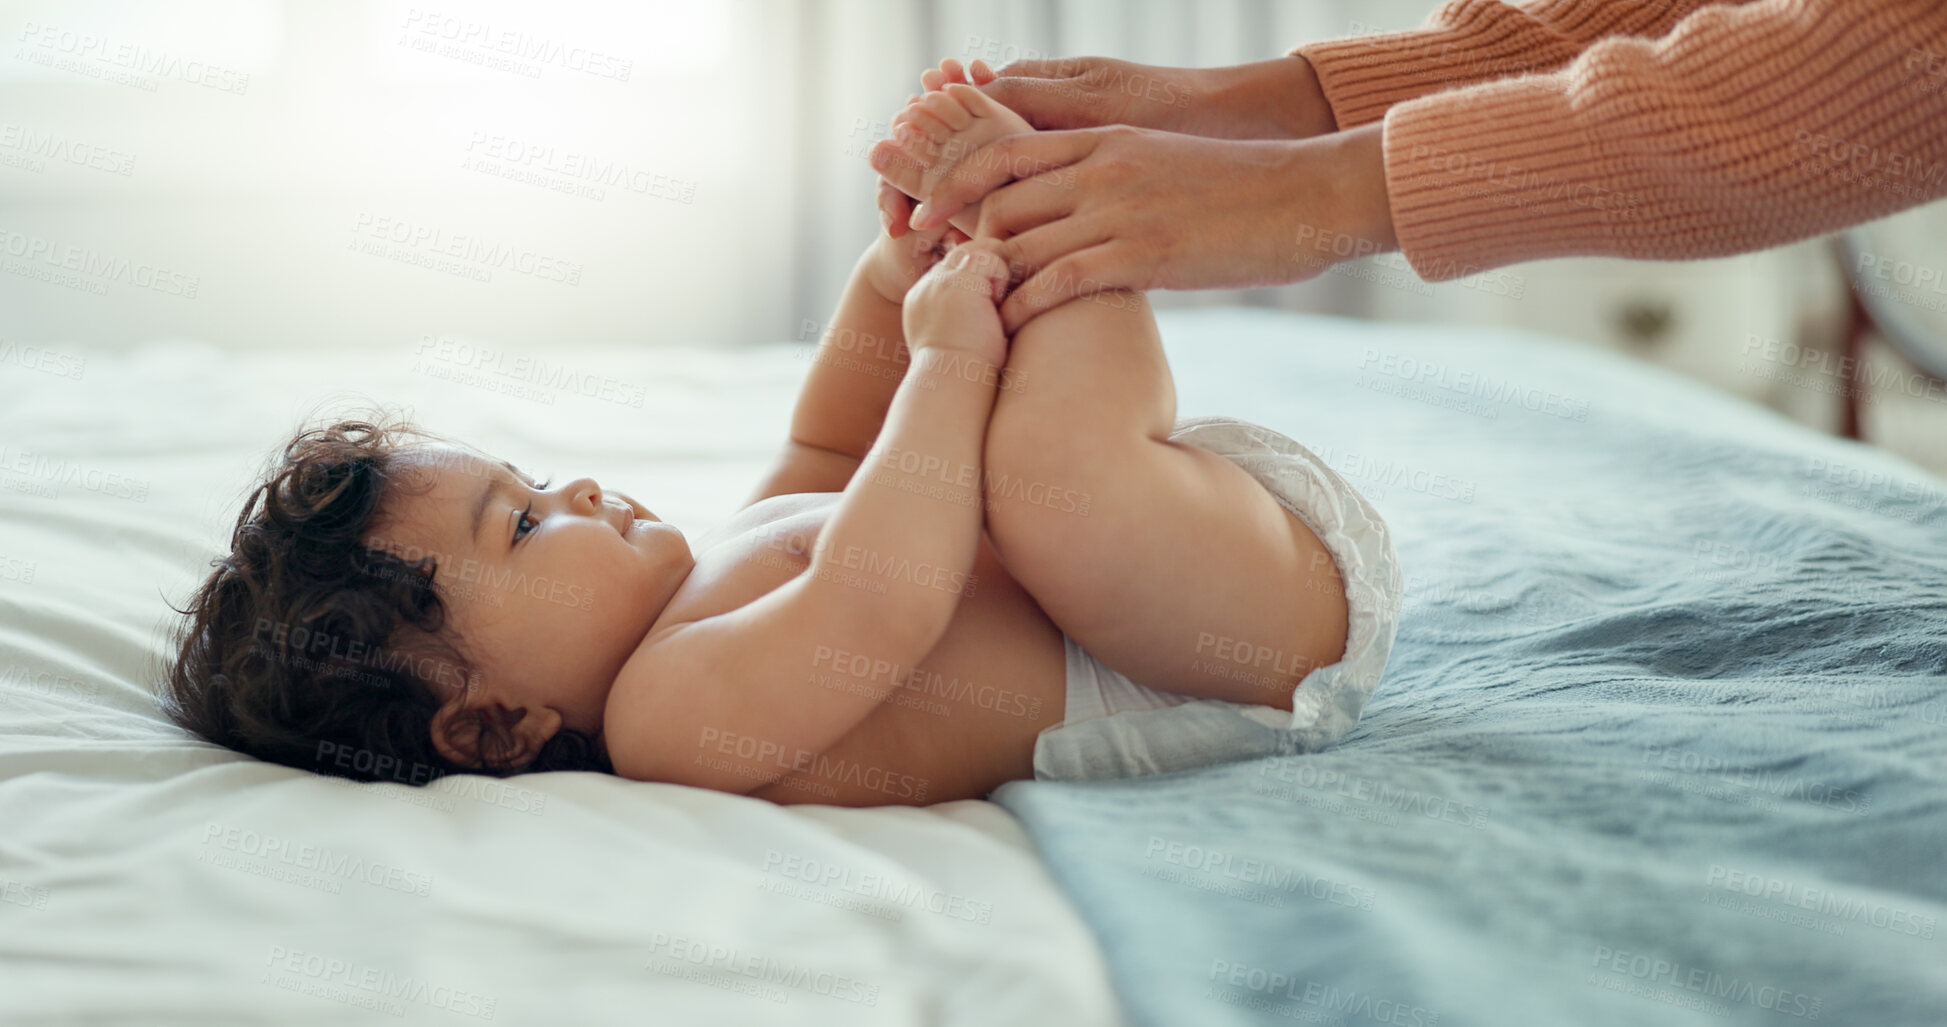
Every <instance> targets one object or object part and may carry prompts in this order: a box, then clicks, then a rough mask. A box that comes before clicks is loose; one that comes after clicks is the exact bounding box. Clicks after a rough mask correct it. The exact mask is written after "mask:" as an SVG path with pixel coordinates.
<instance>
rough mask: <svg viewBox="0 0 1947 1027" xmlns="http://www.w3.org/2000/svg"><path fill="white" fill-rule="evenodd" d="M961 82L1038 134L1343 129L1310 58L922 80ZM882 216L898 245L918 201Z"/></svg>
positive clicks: (947, 64)
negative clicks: (1102, 129)
mask: <svg viewBox="0 0 1947 1027" xmlns="http://www.w3.org/2000/svg"><path fill="white" fill-rule="evenodd" d="M951 82H965V83H968V84H970V85H973V86H976V87H978V88H979V89H980V90H981V91H982V92H984V93H986V94H987V95H988V96H991V97H993V98H994V99H996V100H999V101H1000V102H1001V103H1002V104H1003V105H1005V106H1007V107H1010V108H1012V109H1013V110H1014V112H1015V113H1017V114H1019V115H1021V116H1022V117H1024V118H1026V119H1027V120H1028V123H1029V124H1031V125H1033V126H1034V127H1035V128H1038V129H1075V128H1095V127H1098V126H1105V125H1134V126H1136V127H1138V128H1154V129H1160V130H1162V131H1164V132H1179V133H1182V134H1185V135H1194V136H1205V137H1208V138H1212V139H1305V138H1310V137H1312V136H1317V135H1324V134H1326V133H1328V132H1332V131H1335V130H1337V128H1338V122H1337V121H1336V120H1335V119H1334V115H1333V114H1332V105H1331V104H1330V103H1328V102H1327V101H1326V99H1325V93H1324V91H1323V90H1322V89H1321V88H1320V86H1319V84H1318V76H1317V75H1315V74H1313V72H1312V66H1311V63H1310V62H1309V61H1306V60H1305V59H1304V58H1303V57H1277V58H1273V59H1271V60H1268V61H1255V62H1252V63H1249V64H1239V65H1234V66H1231V67H1227V68H1161V67H1156V66H1154V65H1148V64H1135V63H1133V62H1130V61H1120V60H1116V59H1114V58H1111V57H1063V58H1057V59H1051V60H1021V61H1014V62H1012V63H1010V64H1008V65H1007V66H1006V67H1004V68H1002V69H1001V70H1000V71H999V72H995V71H994V70H993V69H992V68H990V67H988V65H987V62H986V61H982V60H975V61H972V62H971V63H969V64H967V65H965V66H964V67H963V66H962V65H961V63H960V62H959V61H957V60H954V59H953V58H951V57H949V58H947V59H946V60H944V61H941V62H940V66H939V67H937V68H928V69H927V70H926V71H925V72H924V73H923V74H921V75H920V86H921V88H922V89H924V90H925V91H927V92H932V91H933V90H936V89H939V88H941V87H943V86H945V85H947V84H948V83H951ZM917 99H918V97H917V96H913V97H908V98H907V102H908V103H911V102H913V101H914V100H917ZM879 210H880V212H881V213H882V214H884V215H885V217H886V219H887V220H888V222H889V225H888V231H890V232H891V233H892V237H893V238H895V239H897V238H899V237H900V236H901V235H904V234H905V232H906V225H907V219H908V218H910V217H911V215H912V211H913V208H912V200H911V199H909V198H908V197H907V196H906V195H905V194H904V193H900V192H897V191H892V192H890V193H886V194H883V195H881V197H880V200H879Z"/></svg>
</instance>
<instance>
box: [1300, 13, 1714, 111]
mask: <svg viewBox="0 0 1947 1027" xmlns="http://www.w3.org/2000/svg"><path fill="white" fill-rule="evenodd" d="M1708 2H1710V0H1536V2H1534V3H1530V4H1528V5H1527V6H1525V7H1517V6H1515V5H1514V4H1512V3H1503V2H1502V0H1449V2H1448V3H1446V4H1443V5H1442V6H1441V7H1440V8H1439V9H1438V10H1436V11H1434V12H1433V13H1432V14H1431V15H1429V16H1428V17H1427V19H1426V24H1424V25H1423V26H1421V27H1420V28H1417V29H1414V30H1411V31H1408V32H1386V33H1380V34H1377V35H1358V36H1354V37H1352V38H1349V39H1332V40H1326V41H1323V42H1317V43H1306V44H1304V45H1302V46H1296V47H1293V48H1291V49H1290V50H1289V51H1287V54H1288V55H1291V56H1300V57H1303V58H1305V59H1306V60H1307V61H1309V62H1311V66H1312V70H1313V72H1314V73H1315V74H1317V76H1318V84H1319V86H1320V87H1321V88H1322V89H1323V91H1324V93H1325V100H1326V102H1327V103H1329V104H1330V105H1331V107H1332V114H1333V116H1334V117H1336V118H1337V119H1338V126H1339V128H1341V129H1346V128H1356V127H1358V126H1359V125H1363V124H1365V123H1367V122H1369V121H1377V120H1379V119H1380V118H1382V117H1384V116H1385V115H1386V111H1387V109H1388V108H1390V107H1392V105H1393V104H1395V103H1398V102H1399V101H1401V100H1411V99H1413V98H1415V97H1420V96H1425V95H1427V94H1428V93H1436V92H1439V91H1441V90H1443V89H1452V88H1455V87H1458V86H1468V85H1473V84H1474V83H1477V82H1486V81H1489V80H1492V79H1497V78H1504V77H1506V76H1508V75H1520V74H1525V73H1529V72H1543V71H1554V70H1556V69H1558V68H1560V67H1561V66H1563V65H1565V64H1567V63H1568V62H1569V61H1571V60H1574V59H1575V57H1576V55H1578V54H1580V53H1581V52H1582V51H1583V50H1585V49H1587V48H1588V47H1589V45H1590V44H1592V43H1594V42H1596V41H1597V40H1600V39H1606V38H1608V37H1609V36H1619V35H1631V36H1660V35H1663V34H1664V33H1666V32H1668V31H1670V29H1671V28H1673V27H1675V25H1676V24H1677V22H1679V21H1681V20H1682V19H1683V17H1684V16H1685V15H1687V14H1689V13H1690V12H1691V11H1693V10H1696V9H1697V8H1699V7H1702V6H1703V5H1704V4H1706V3H1708ZM1720 2H1721V0H1720ZM1728 2H1732V3H1738V2H1743V0H1728Z"/></svg>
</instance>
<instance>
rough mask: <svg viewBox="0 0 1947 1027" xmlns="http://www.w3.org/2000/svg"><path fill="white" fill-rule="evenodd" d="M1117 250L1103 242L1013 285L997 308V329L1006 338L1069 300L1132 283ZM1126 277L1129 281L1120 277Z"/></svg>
mask: <svg viewBox="0 0 1947 1027" xmlns="http://www.w3.org/2000/svg"><path fill="white" fill-rule="evenodd" d="M1121 263H1122V261H1120V259H1119V248H1118V247H1117V246H1116V244H1114V243H1103V244H1101V245H1099V246H1091V247H1089V248H1088V249H1085V250H1081V251H1079V252H1076V253H1071V254H1069V255H1068V256H1066V257H1063V258H1061V259H1060V260H1057V261H1055V262H1054V263H1052V264H1050V265H1048V266H1047V267H1045V268H1042V269H1041V270H1040V271H1037V272H1035V274H1034V275H1033V276H1031V277H1029V278H1028V280H1027V281H1025V282H1022V283H1021V284H1020V285H1019V286H1017V287H1016V288H1015V289H1014V291H1013V292H1011V293H1009V294H1008V296H1007V302H1005V303H1003V304H1002V305H1001V328H1002V330H1003V331H1005V332H1006V333H1007V334H1008V335H1013V334H1014V333H1015V332H1018V331H1020V330H1021V326H1022V325H1024V324H1027V323H1028V322H1029V321H1032V320H1034V319H1035V318H1036V317H1037V316H1039V315H1041V314H1044V313H1046V312H1048V311H1050V310H1052V309H1054V308H1055V307H1057V306H1060V305H1061V304H1063V303H1066V302H1068V301H1069V300H1071V299H1075V298H1076V297H1078V296H1089V295H1093V294H1095V293H1098V292H1101V291H1102V290H1104V289H1118V288H1123V287H1125V286H1126V285H1128V284H1130V283H1131V282H1133V280H1134V279H1133V276H1131V275H1130V274H1129V272H1130V271H1131V270H1132V269H1128V268H1124V267H1120V266H1119V265H1120V264H1121ZM1124 277H1128V278H1129V281H1124V280H1123V278H1124Z"/></svg>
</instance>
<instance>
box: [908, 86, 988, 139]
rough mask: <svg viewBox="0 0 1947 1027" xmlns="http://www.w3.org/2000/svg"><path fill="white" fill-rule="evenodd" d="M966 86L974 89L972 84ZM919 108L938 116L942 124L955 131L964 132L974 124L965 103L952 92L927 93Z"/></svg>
mask: <svg viewBox="0 0 1947 1027" xmlns="http://www.w3.org/2000/svg"><path fill="white" fill-rule="evenodd" d="M964 88H967V89H973V87H972V86H966V87H964ZM974 91H975V92H979V90H974ZM919 109H920V110H922V111H924V112H926V113H927V114H930V115H932V116H933V117H935V118H938V119H939V121H940V123H941V124H943V125H945V126H946V127H947V128H949V129H951V130H953V131H955V132H964V131H966V130H967V127H968V126H970V125H972V124H973V115H972V114H969V113H967V108H966V106H965V104H963V103H962V102H961V101H960V100H959V99H958V98H957V97H955V96H954V95H953V94H952V93H951V92H941V93H928V94H926V98H925V99H923V100H921V101H920V102H919Z"/></svg>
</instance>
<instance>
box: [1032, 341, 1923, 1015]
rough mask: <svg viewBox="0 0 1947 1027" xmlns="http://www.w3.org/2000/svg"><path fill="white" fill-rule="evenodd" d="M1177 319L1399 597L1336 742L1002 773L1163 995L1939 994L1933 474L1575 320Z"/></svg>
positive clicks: (1219, 1007)
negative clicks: (1548, 324)
mask: <svg viewBox="0 0 1947 1027" xmlns="http://www.w3.org/2000/svg"><path fill="white" fill-rule="evenodd" d="M1164 336H1165V339H1166V340H1167V345H1168V349H1169V353H1170V358H1171V363H1172V366H1173V368H1174V370H1175V373H1176V375H1177V382H1178V394H1179V413H1180V414H1183V415H1193V414H1205V413H1210V414H1231V415H1234V416H1238V417H1243V418H1246V419H1249V420H1254V421H1258V422H1259V423H1262V424H1265V425H1268V426H1270V427H1273V428H1276V429H1278V430H1280V431H1283V432H1285V433H1287V434H1289V435H1291V436H1293V437H1294V438H1297V439H1299V440H1300V441H1302V442H1304V443H1306V444H1307V445H1308V446H1310V447H1311V448H1312V449H1314V450H1315V451H1317V452H1318V453H1319V454H1320V455H1322V456H1324V457H1325V458H1326V459H1327V461H1328V462H1330V463H1331V464H1332V465H1333V466H1334V467H1335V468H1337V469H1338V470H1339V471H1340V472H1341V473H1342V474H1344V475H1345V476H1346V477H1347V478H1348V479H1349V480H1350V481H1351V482H1352V483H1353V484H1354V485H1356V486H1358V487H1359V488H1361V489H1362V490H1363V491H1365V492H1366V494H1367V495H1368V496H1370V497H1371V498H1372V499H1373V500H1374V501H1375V504H1376V505H1377V506H1378V508H1379V510H1380V512H1381V513H1382V514H1383V515H1385V516H1386V517H1387V518H1388V520H1389V522H1390V523H1391V525H1392V526H1393V528H1394V530H1395V532H1396V536H1395V540H1396V544H1397V546H1398V548H1399V552H1400V555H1401V559H1402V561H1403V563H1404V567H1405V571H1406V576H1407V595H1406V600H1405V607H1404V612H1403V616H1402V622H1401V625H1400V629H1399V634H1398V641H1397V644H1396V647H1395V650H1394V653H1393V657H1392V661H1391V664H1390V666H1389V667H1388V670H1387V673H1386V676H1385V678H1384V680H1383V682H1382V683H1381V685H1380V686H1379V689H1378V691H1377V693H1376V694H1375V695H1374V697H1373V699H1372V701H1371V703H1370V704H1369V705H1368V706H1367V708H1366V711H1365V715H1364V718H1363V719H1362V720H1361V722H1360V723H1359V725H1358V726H1357V727H1356V728H1355V729H1354V730H1353V731H1352V732H1351V733H1350V734H1349V735H1347V736H1346V737H1345V738H1344V739H1343V740H1342V741H1341V743H1340V744H1339V745H1338V746H1336V747H1335V748H1333V749H1331V750H1328V751H1326V752H1324V753H1321V754H1317V755H1312V756H1307V757H1293V758H1285V759H1274V760H1266V761H1260V762H1251V763H1242V764H1231V765H1226V766H1217V767H1210V768H1205V769H1202V770H1198V771H1193V772H1190V773H1184V774H1176V775H1168V776H1163V777H1154V778H1146V779H1133V780H1121V781H1108V782H1095V783H1053V782H1015V783H1012V784H1009V785H1007V786H1005V787H1003V788H1001V789H1000V790H999V791H997V792H996V794H995V796H994V798H995V799H996V800H997V801H999V802H1000V803H1002V804H1003V805H1004V806H1006V807H1007V808H1008V809H1010V810H1012V811H1013V812H1014V813H1015V814H1017V815H1018V816H1019V817H1020V818H1021V819H1022V820H1023V821H1024V822H1025V824H1026V825H1027V828H1028V830H1029V831H1030V832H1031V834H1032V835H1033V837H1034V840H1035V842H1036V844H1037V845H1038V847H1039V848H1040V850H1041V852H1042V853H1043V854H1044V856H1045V857H1046V859H1047V861H1048V864H1049V865H1050V867H1051V868H1052V872H1053V873H1054V875H1055V877H1056V879H1057V881H1058V882H1059V883H1060V884H1061V885H1062V887H1063V888H1064V889H1065V890H1066V892H1067V893H1068V894H1069V895H1070V896H1071V897H1072V898H1073V900H1074V902H1075V903H1076V905H1077V906H1078V907H1079V908H1080V910H1081V911H1082V913H1083V915H1084V916H1085V917H1086V918H1087V920H1088V921H1089V923H1090V924H1091V925H1092V926H1093V928H1094V930H1095V932H1096V934H1097V936H1098V938H1099V939H1100V941H1101V943H1102V945H1103V947H1104V949H1105V950H1106V952H1107V954H1108V957H1109V959H1110V961H1111V964H1112V967H1113V973H1114V975H1115V979H1116V984H1117V988H1118V991H1119V993H1120V995H1121V996H1122V999H1123V1001H1124V1004H1125V1005H1126V1007H1127V1011H1128V1013H1129V1016H1130V1018H1131V1020H1132V1021H1133V1022H1135V1023H1138V1024H1145V1025H1157V1027H1165V1025H1167V1027H1178V1025H1229V1024H1282V1023H1292V1022H1297V1023H1321V1024H1348V1025H1365V1024H1388V1025H1401V1027H1434V1025H1440V1027H1458V1025H1463V1024H1483V1025H1490V1024H1491V1025H1528V1024H1541V1025H1552V1024H1563V1025H1577V1027H1583V1025H1599V1024H1674V1025H1687V1024H1713V1025H1715V1024H1793V1023H1811V1022H1819V1023H1836V1024H1846V1025H1852V1024H1861V1025H1866V1024H1871V1025H1886V1024H1914V1025H1919V1024H1942V1023H1947V491H1943V484H1942V482H1941V481H1940V480H1939V479H1935V478H1931V477H1929V476H1928V475H1926V474H1925V473H1924V472H1922V471H1920V470H1919V469H1918V468H1917V467H1915V466H1914V465H1913V464H1910V463H1908V462H1905V461H1903V460H1900V459H1897V458H1895V457H1892V456H1889V455H1887V454H1885V453H1884V452H1882V451H1878V450H1874V449H1870V448H1867V447H1864V446H1860V445H1856V444H1851V443H1846V442H1843V441H1840V440H1837V439H1834V438H1831V437H1829V436H1825V435H1822V434H1820V433H1817V432H1815V431H1812V430H1809V429H1806V428H1804V427H1801V426H1798V425H1796V424H1794V423H1792V422H1789V421H1787V420H1785V419H1784V418H1782V417H1779V416H1777V415H1775V414H1773V413H1771V412H1770V411H1768V410H1766V409H1764V408H1762V407H1759V406H1757V405H1755V404H1750V403H1746V402H1742V401H1739V400H1734V399H1731V398H1727V397H1726V396H1725V395H1724V394H1722V393H1719V392H1716V391H1713V390H1710V389H1708V388H1706V387H1704V386H1701V385H1697V384H1693V383H1690V382H1687V381H1684V380H1681V379H1679V378H1677V377H1675V376H1673V375H1670V374H1666V373H1662V372H1659V371H1656V370H1653V369H1650V368H1646V367H1644V366H1641V365H1639V364H1636V363H1633V362H1630V361H1628V360H1626V359H1624V358H1621V357H1617V356H1612V355H1608V354H1606V353H1602V352H1597V351H1594V350H1591V349H1589V348H1587V347H1583V346H1579V345H1576V344H1572V343H1568V342H1563V341H1557V340H1549V339H1536V338H1525V337H1510V336H1509V335H1508V334H1507V333H1504V332H1492V333H1489V332H1482V331H1473V330H1466V329H1447V328H1437V329H1436V328H1429V327H1424V326H1417V327H1399V326H1395V327H1388V326H1384V325H1370V324H1362V323H1354V322H1345V321H1338V320H1332V319H1322V318H1309V317H1299V316H1295V315H1284V314H1275V313H1252V312H1247V311H1235V310H1231V311H1214V312H1200V311H1199V312H1171V313H1166V314H1165V315H1164ZM1726 345H1727V346H1736V345H1737V344H1736V343H1735V342H1734V341H1733V342H1727V344H1726ZM1778 370H1781V369H1769V368H1767V367H1765V366H1763V365H1761V364H1758V363H1756V362H1755V361H1753V362H1752V363H1750V364H1748V365H1746V366H1745V368H1744V369H1743V373H1747V374H1750V375H1752V376H1753V378H1754V379H1760V380H1765V381H1773V380H1775V379H1777V378H1778V375H1777V374H1776V372H1777V371H1778ZM1780 387H1789V386H1780ZM1941 444H1942V445H1943V446H1947V439H1943V440H1941Z"/></svg>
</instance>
